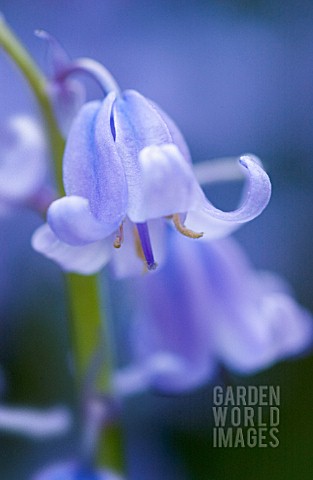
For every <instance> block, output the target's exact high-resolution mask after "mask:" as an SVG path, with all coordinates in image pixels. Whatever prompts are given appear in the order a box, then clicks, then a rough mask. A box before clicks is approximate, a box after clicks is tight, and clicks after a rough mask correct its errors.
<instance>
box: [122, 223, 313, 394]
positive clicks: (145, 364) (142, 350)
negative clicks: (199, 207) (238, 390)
mask: <svg viewBox="0 0 313 480" xmlns="http://www.w3.org/2000/svg"><path fill="white" fill-rule="evenodd" d="M168 243H169V244H170V251H169V258H168V260H167V262H166V263H165V265H164V266H163V268H160V269H159V270H158V271H157V272H154V273H153V274H152V275H149V276H148V277H145V278H140V277H139V278H137V279H135V280H133V281H132V292H136V293H135V294H136V296H138V298H140V299H141V301H140V302H138V304H137V311H136V314H135V319H133V320H134V322H131V325H132V327H131V328H132V331H131V339H132V340H131V343H132V353H133V357H132V361H131V363H130V366H129V367H125V369H124V370H121V371H120V372H119V373H118V374H117V376H116V389H117V391H118V392H120V393H121V394H129V393H132V392H134V391H136V390H140V389H146V388H153V389H156V390H159V391H163V392H166V393H179V392H183V391H186V390H190V389H193V388H196V387H198V386H200V385H202V384H203V383H205V382H207V381H208V380H210V379H212V378H213V377H214V375H215V373H216V371H217V367H218V366H219V365H223V366H225V367H226V368H227V369H229V370H232V371H234V372H237V373H239V374H250V373H254V372H257V371H259V370H261V369H263V368H266V367H268V366H271V365H272V364H274V363H275V362H278V361H280V360H283V359H285V358H288V357H290V356H293V355H297V354H300V353H301V352H303V351H304V350H305V349H306V348H308V347H309V346H310V345H311V343H312V337H313V321H312V320H313V319H312V316H311V315H310V314H309V312H307V311H306V310H305V309H304V308H302V307H301V306H299V305H298V304H297V302H296V301H295V300H294V298H293V297H292V294H291V293H290V290H289V289H288V286H286V284H285V283H284V282H283V280H282V279H281V278H279V277H278V276H276V275H274V274H272V273H269V272H262V271H256V270H255V269H253V267H252V266H251V265H250V263H249V261H248V259H247V257H246V255H245V253H244V252H243V251H242V249H241V248H240V247H239V245H238V244H237V243H236V242H235V241H234V240H232V239H223V240H219V241H214V242H206V241H203V240H202V241H201V242H197V243H192V242H190V241H188V240H187V241H183V240H182V238H181V237H179V236H177V235H173V232H171V235H170V239H169V242H168ZM190 243H191V244H190Z"/></svg>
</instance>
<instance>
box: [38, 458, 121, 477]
mask: <svg viewBox="0 0 313 480" xmlns="http://www.w3.org/2000/svg"><path fill="white" fill-rule="evenodd" d="M33 480H122V477H121V476H119V475H117V474H116V473H114V472H112V471H109V470H100V469H99V470H94V469H92V468H91V467H86V466H82V465H80V464H79V463H78V462H75V461H72V462H64V463H57V464H54V465H51V466H49V467H47V468H45V469H43V470H42V471H41V472H39V473H38V474H36V475H35V476H34V477H33Z"/></svg>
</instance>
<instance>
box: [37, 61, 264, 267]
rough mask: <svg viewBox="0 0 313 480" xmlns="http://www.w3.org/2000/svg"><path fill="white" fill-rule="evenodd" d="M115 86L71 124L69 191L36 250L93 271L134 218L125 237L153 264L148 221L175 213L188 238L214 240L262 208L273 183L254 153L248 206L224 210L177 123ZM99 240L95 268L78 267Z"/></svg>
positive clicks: (248, 160) (246, 161) (248, 165)
mask: <svg viewBox="0 0 313 480" xmlns="http://www.w3.org/2000/svg"><path fill="white" fill-rule="evenodd" d="M84 62H85V63H84V64H86V62H88V59H84ZM82 64H83V62H79V61H76V66H75V68H74V67H73V69H74V70H75V69H82V68H83V67H82ZM87 64H88V63H87ZM88 65H89V64H88ZM91 66H92V68H90V69H89V70H92V69H93V71H94V70H95V69H94V68H93V67H94V63H92V65H91ZM70 71H71V69H70V68H68V70H67V72H70ZM96 74H97V75H98V74H99V72H98V71H97V72H96ZM98 76H99V75H98ZM106 84H107V82H106ZM109 84H110V87H111V91H110V93H109V94H108V95H107V96H106V98H105V99H104V100H103V102H100V101H93V102H89V103H87V104H85V105H84V106H83V107H82V109H81V110H80V112H79V113H78V115H77V117H76V119H75V120H74V122H73V125H72V127H71V130H70V132H69V136H68V139H67V143H66V149H65V154H64V163H63V180H64V187H65V192H66V196H65V197H63V198H61V199H59V200H56V201H55V202H53V203H52V205H51V206H50V208H49V209H48V215H47V218H48V226H47V225H46V226H45V227H41V229H40V230H38V231H37V232H36V233H35V236H34V239H33V246H34V248H35V249H36V250H38V251H40V252H41V253H43V254H45V255H46V256H48V257H50V258H54V260H56V261H57V262H58V263H59V264H60V265H61V266H62V267H63V268H65V269H66V270H68V269H69V265H68V264H69V263H70V264H71V268H70V270H72V271H77V272H78V273H94V272H95V271H97V270H99V269H100V268H101V267H102V266H103V264H105V263H106V262H107V259H108V253H107V252H108V245H109V244H111V245H112V244H114V246H115V247H117V248H119V247H121V245H122V243H123V237H124V238H125V237H126V235H124V232H123V225H124V222H125V220H128V221H130V222H131V223H132V225H133V228H132V234H131V238H129V237H128V238H127V239H126V238H125V242H126V241H127V242H130V243H132V245H133V246H132V249H133V251H135V250H137V252H138V254H139V256H141V257H142V258H143V259H144V261H145V264H146V266H147V268H148V270H153V269H154V268H155V267H156V260H157V261H158V258H156V260H155V256H154V249H153V245H152V241H151V238H150V225H149V223H148V222H150V221H152V220H160V219H161V221H163V220H164V219H165V218H170V219H172V221H173V223H174V224H175V226H176V228H177V229H178V230H179V231H180V232H181V233H182V234H184V235H185V236H189V237H192V238H199V237H202V236H203V235H205V236H206V238H210V239H214V238H219V237H223V236H225V235H228V234H229V233H230V232H232V231H233V230H235V229H236V228H238V227H239V226H240V224H242V223H244V222H247V221H249V220H252V219H253V218H255V217H256V216H257V215H259V214H260V213H261V212H262V210H263V209H264V208H265V206H266V205H267V203H268V201H269V197H270V192H271V187H270V181H269V179H268V176H267V174H266V173H265V172H264V170H263V168H262V167H261V166H260V164H259V162H258V160H257V159H256V158H255V157H254V156H253V155H244V156H242V157H241V158H240V163H241V165H242V166H243V167H244V169H245V170H246V171H247V173H248V177H249V187H248V188H247V190H246V194H245V196H244V198H243V202H242V205H241V206H240V207H239V208H238V209H237V210H235V211H233V212H222V211H221V210H218V209H216V208H215V207H214V206H213V205H212V204H211V203H210V202H209V201H208V200H207V199H206V197H205V195H204V193H203V191H202V190H201V188H200V186H199V184H198V182H197V180H196V178H195V175H194V172H193V169H192V165H191V160H190V155H189V151H188V147H187V145H186V143H185V141H184V139H183V136H182V134H181V133H180V131H179V130H178V128H177V127H176V125H175V124H174V122H173V121H172V120H171V119H170V118H169V117H168V116H167V115H166V114H165V113H164V112H163V111H162V110H161V109H160V108H159V107H158V106H157V105H156V104H155V103H153V102H152V101H150V100H148V99H146V98H145V97H143V96H142V95H141V94H139V93H138V92H136V91H134V90H126V91H125V92H123V93H120V92H119V90H118V87H116V85H115V84H114V83H113V84H112V81H111V77H110V78H109ZM99 241H102V242H103V241H104V242H103V243H104V244H105V245H104V246H103V252H104V253H103V255H102V259H101V260H100V258H99V257H98V265H97V268H95V269H94V270H93V271H92V272H90V271H89V272H83V270H82V269H81V268H80V267H79V266H78V267H77V268H76V267H75V256H76V257H77V259H78V263H80V260H79V257H80V255H83V256H84V258H85V259H86V261H87V258H88V255H89V253H88V252H90V255H91V256H94V250H95V249H98V247H95V246H93V247H91V245H94V244H95V242H99ZM60 242H61V243H60ZM64 245H65V246H64ZM66 245H68V246H74V247H76V248H77V247H79V248H80V250H79V251H78V250H76V252H75V249H72V248H69V247H68V248H67V253H66V255H65V256H66V260H69V261H66V262H64V250H65V249H66ZM99 249H100V246H99ZM56 250H57V252H56ZM112 250H113V249H112V248H110V251H111V255H112ZM70 252H72V257H71V258H70V259H69V255H70Z"/></svg>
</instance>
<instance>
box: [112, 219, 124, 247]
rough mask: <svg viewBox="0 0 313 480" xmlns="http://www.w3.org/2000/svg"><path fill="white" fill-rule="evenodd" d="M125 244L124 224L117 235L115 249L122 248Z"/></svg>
mask: <svg viewBox="0 0 313 480" xmlns="http://www.w3.org/2000/svg"><path fill="white" fill-rule="evenodd" d="M123 242H124V227H123V224H121V225H120V226H119V229H118V233H117V234H116V237H115V240H114V243H113V247H114V248H121V246H122V243H123Z"/></svg>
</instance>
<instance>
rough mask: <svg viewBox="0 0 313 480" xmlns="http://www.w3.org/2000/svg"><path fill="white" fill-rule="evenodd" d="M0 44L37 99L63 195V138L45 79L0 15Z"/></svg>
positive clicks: (59, 188) (58, 183)
mask: <svg viewBox="0 0 313 480" xmlns="http://www.w3.org/2000/svg"><path fill="white" fill-rule="evenodd" d="M0 45H1V46H2V48H3V49H4V50H5V51H6V52H7V54H8V55H9V57H10V58H11V59H12V60H13V61H14V62H15V64H16V65H17V66H18V67H19V69H20V70H21V71H22V73H23V74H24V76H25V78H26V80H27V81H28V83H29V85H30V87H31V89H32V91H33V92H34V94H35V96H36V98H37V100H38V104H39V106H40V108H41V111H42V116H43V119H44V121H45V125H46V129H47V133H48V137H49V142H50V146H51V152H52V156H53V160H54V165H55V172H56V180H57V185H58V190H59V192H60V194H61V195H63V181H62V158H63V151H64V139H63V137H62V134H61V132H60V130H59V127H58V124H57V121H56V118H55V115H54V112H53V108H52V105H51V102H50V98H49V95H48V93H47V89H46V85H47V81H46V79H45V77H44V76H43V75H42V73H41V72H40V70H39V68H38V67H37V65H36V64H35V62H34V61H33V59H32V58H31V56H30V55H29V53H28V52H27V50H25V48H24V47H23V45H22V44H21V43H20V41H19V40H18V39H17V37H16V36H15V35H14V33H13V32H12V30H11V29H10V28H9V26H8V25H7V24H6V23H5V21H4V19H3V18H2V17H0Z"/></svg>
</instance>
